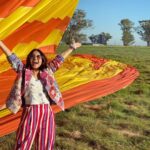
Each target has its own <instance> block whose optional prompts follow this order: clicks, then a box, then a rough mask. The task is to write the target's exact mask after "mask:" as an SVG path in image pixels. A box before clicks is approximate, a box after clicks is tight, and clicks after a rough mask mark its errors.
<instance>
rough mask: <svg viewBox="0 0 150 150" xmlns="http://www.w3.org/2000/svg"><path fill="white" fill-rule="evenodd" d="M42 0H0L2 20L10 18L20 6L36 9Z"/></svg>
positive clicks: (0, 16)
mask: <svg viewBox="0 0 150 150" xmlns="http://www.w3.org/2000/svg"><path fill="white" fill-rule="evenodd" d="M39 1H40V0H0V18H5V17H7V16H9V15H10V14H11V13H12V12H13V11H15V10H16V9H17V8H18V7H20V6H26V7H34V6H35V5H36V4H37V3H38V2H39Z"/></svg>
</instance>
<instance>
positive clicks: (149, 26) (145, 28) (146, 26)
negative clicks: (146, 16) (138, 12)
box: [136, 20, 150, 46]
mask: <svg viewBox="0 0 150 150" xmlns="http://www.w3.org/2000/svg"><path fill="white" fill-rule="evenodd" d="M139 24H140V26H139V27H137V28H136V30H137V33H138V34H139V35H141V39H142V40H144V41H146V42H147V46H150V20H142V21H139Z"/></svg>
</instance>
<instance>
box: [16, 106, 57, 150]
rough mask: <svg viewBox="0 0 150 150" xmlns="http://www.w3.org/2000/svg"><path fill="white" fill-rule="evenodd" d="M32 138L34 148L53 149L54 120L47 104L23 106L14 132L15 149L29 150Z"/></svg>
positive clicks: (37, 149) (41, 149) (38, 149)
mask: <svg viewBox="0 0 150 150" xmlns="http://www.w3.org/2000/svg"><path fill="white" fill-rule="evenodd" d="M34 139H35V149H36V150H53V148H54V141H55V121H54V114H53V111H52V109H51V106H50V105H49V104H39V105H29V106H25V108H24V110H23V113H22V117H21V121H20V124H19V128H18V130H17V134H16V145H15V150H30V149H31V146H32V144H33V141H34Z"/></svg>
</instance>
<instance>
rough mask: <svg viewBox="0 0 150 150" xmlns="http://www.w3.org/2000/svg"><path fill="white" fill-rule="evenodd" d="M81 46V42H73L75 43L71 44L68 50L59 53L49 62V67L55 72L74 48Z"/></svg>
mask: <svg viewBox="0 0 150 150" xmlns="http://www.w3.org/2000/svg"><path fill="white" fill-rule="evenodd" d="M80 46H81V43H76V42H73V44H71V45H70V47H69V48H68V49H67V50H66V51H64V52H62V53H61V54H59V55H57V56H56V57H55V58H54V59H53V60H52V61H50V62H49V63H48V67H49V68H50V69H51V70H52V71H53V72H55V71H56V70H57V69H58V68H59V67H60V65H61V64H62V63H63V62H64V59H66V58H67V57H68V56H69V55H70V54H71V52H72V51H73V50H75V49H77V48H79V47H80Z"/></svg>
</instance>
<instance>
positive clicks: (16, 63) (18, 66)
mask: <svg viewBox="0 0 150 150" xmlns="http://www.w3.org/2000/svg"><path fill="white" fill-rule="evenodd" d="M0 48H1V49H2V51H3V52H4V53H5V55H6V56H7V59H8V61H9V63H10V64H11V66H12V68H13V69H14V70H15V71H16V72H19V71H21V70H22V69H23V63H22V61H21V60H20V59H19V58H18V57H17V56H16V55H15V54H14V53H12V52H11V51H10V49H9V48H8V47H7V46H6V45H5V44H4V43H3V42H2V41H0Z"/></svg>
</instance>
